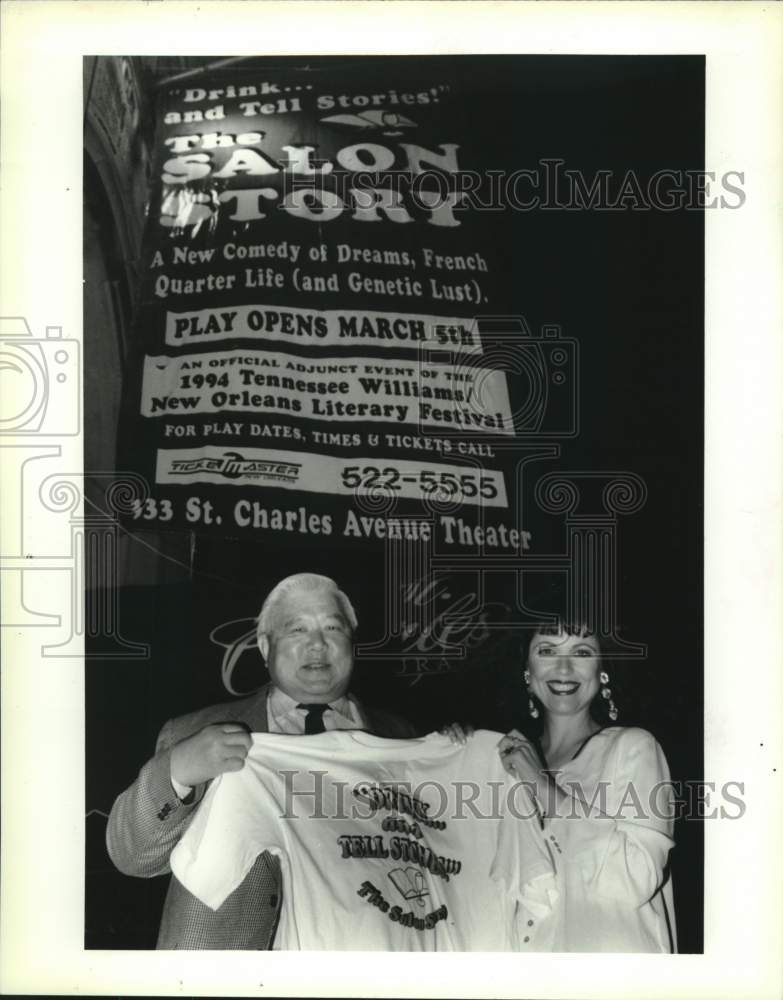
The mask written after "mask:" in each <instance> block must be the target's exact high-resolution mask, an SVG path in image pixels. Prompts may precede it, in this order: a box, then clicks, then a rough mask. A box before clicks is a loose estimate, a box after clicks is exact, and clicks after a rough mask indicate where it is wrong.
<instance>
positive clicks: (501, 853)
mask: <svg viewBox="0 0 783 1000" xmlns="http://www.w3.org/2000/svg"><path fill="white" fill-rule="evenodd" d="M503 773H504V774H505V772H503ZM505 778H506V784H505V788H504V790H503V791H504V795H503V805H502V815H501V819H500V823H499V826H498V840H497V850H496V852H495V857H494V859H493V862H492V867H491V869H490V875H491V877H492V878H493V879H494V880H495V881H496V882H499V883H500V884H501V885H502V886H503V887H504V889H505V891H506V892H508V893H509V895H511V896H512V897H513V898H514V899H516V900H517V902H519V903H521V904H522V905H523V906H524V907H525V909H527V910H529V911H530V912H531V913H532V914H534V915H535V916H537V917H540V918H543V917H545V916H547V914H548V913H549V912H550V911H551V910H552V908H553V907H554V906H555V904H556V902H557V899H558V889H557V882H556V875H557V873H556V868H555V864H554V861H553V858H552V853H551V851H550V849H549V846H548V844H547V843H546V840H545V839H544V835H543V833H542V830H541V825H540V823H539V820H538V813H537V810H536V808H535V805H534V803H533V800H532V798H531V796H530V793H529V791H528V790H527V789H526V788H525V787H524V785H522V783H521V782H519V781H516V780H515V779H512V778H511V777H510V776H509V775H507V774H505Z"/></svg>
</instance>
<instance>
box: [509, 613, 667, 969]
mask: <svg viewBox="0 0 783 1000" xmlns="http://www.w3.org/2000/svg"><path fill="white" fill-rule="evenodd" d="M524 681H525V685H526V686H527V695H528V706H529V709H528V710H529V712H530V715H531V716H532V718H533V719H534V720H538V721H539V722H540V726H541V730H540V739H539V741H538V746H536V745H534V743H532V742H531V741H530V740H529V739H527V738H526V737H525V736H524V735H523V734H522V733H521V732H519V731H518V730H516V729H514V730H512V731H511V732H510V733H509V734H508V735H507V736H504V737H503V739H502V740H501V741H500V744H499V752H500V755H501V760H502V761H503V764H504V766H505V768H506V770H507V771H509V772H510V773H511V774H512V775H513V776H515V777H516V778H518V779H520V780H521V781H522V782H524V787H525V789H526V790H529V792H530V793H531V794H532V795H533V797H534V800H535V807H536V810H537V812H538V818H539V822H538V824H535V823H534V824H530V825H531V826H532V827H533V829H534V831H535V833H534V837H533V840H532V842H530V844H529V846H528V847H526V849H525V850H526V853H527V855H528V861H527V867H526V875H525V876H524V877H523V887H522V901H521V904H520V910H519V918H518V932H519V947H520V949H521V950H525V951H527V950H530V951H550V950H551V951H585V952H597V951H601V952H613V951H614V952H621V951H622V952H670V951H676V936H675V929H674V910H673V907H672V899H671V881H670V879H668V878H667V873H666V865H667V860H668V855H669V850H670V849H671V847H672V846H673V843H674V841H673V840H672V827H673V810H672V801H671V786H670V784H669V769H668V766H667V764H666V759H665V757H664V755H663V752H662V750H661V748H660V746H659V745H658V743H657V742H656V741H655V739H654V738H653V736H652V735H651V734H650V733H648V732H646V730H644V729H638V728H634V727H622V726H617V725H614V724H613V723H614V722H615V720H616V719H617V717H618V711H617V708H616V706H615V704H614V700H613V697H612V691H611V688H610V686H609V684H610V680H609V675H608V674H607V672H606V671H605V669H604V667H603V664H602V661H601V648H600V645H599V642H598V640H597V638H596V637H595V636H594V635H591V634H590V633H589V632H587V631H586V630H585V629H583V628H577V629H574V628H568V627H566V626H563V625H562V624H561V625H558V626H557V627H547V628H543V627H542V628H540V629H539V630H538V631H536V633H535V634H534V635H533V638H532V641H531V643H530V649H529V652H528V658H527V666H526V669H525V671H524ZM607 723H609V725H607Z"/></svg>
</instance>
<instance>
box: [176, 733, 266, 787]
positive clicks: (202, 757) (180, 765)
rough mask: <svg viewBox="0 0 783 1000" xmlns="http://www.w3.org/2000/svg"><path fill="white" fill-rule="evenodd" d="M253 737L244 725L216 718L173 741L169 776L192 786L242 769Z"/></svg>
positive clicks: (182, 783)
mask: <svg viewBox="0 0 783 1000" xmlns="http://www.w3.org/2000/svg"><path fill="white" fill-rule="evenodd" d="M251 742H252V740H251V738H250V734H249V733H248V731H247V728H246V727H245V726H242V725H240V724H239V723H237V722H219V723H216V724H214V725H211V726H205V727H204V728H203V729H200V730H199V731H198V732H197V733H194V734H193V736H189V737H188V738H187V739H186V740H182V741H181V742H179V743H177V744H175V746H174V747H173V748H172V751H171V777H172V778H173V779H174V780H175V781H177V782H179V784H181V785H186V786H188V787H189V788H193V787H195V786H196V785H200V784H202V783H203V782H205V781H210V780H211V779H212V778H216V777H217V776H218V775H219V774H223V773H224V772H225V771H241V770H242V768H243V767H244V764H245V758H246V757H247V753H248V750H249V749H250V744H251Z"/></svg>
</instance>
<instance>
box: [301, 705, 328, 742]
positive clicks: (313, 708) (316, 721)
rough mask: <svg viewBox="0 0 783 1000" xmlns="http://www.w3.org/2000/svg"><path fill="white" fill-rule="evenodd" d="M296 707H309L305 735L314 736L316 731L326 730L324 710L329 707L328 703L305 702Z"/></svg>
mask: <svg viewBox="0 0 783 1000" xmlns="http://www.w3.org/2000/svg"><path fill="white" fill-rule="evenodd" d="M296 707H297V708H305V709H307V715H306V716H305V736H314V735H315V734H316V733H325V732H326V726H325V725H324V712H325V711H326V710H327V708H329V706H328V705H324V704H320V703H316V704H314V705H309V704H306V703H305V704H301V705H297V706H296Z"/></svg>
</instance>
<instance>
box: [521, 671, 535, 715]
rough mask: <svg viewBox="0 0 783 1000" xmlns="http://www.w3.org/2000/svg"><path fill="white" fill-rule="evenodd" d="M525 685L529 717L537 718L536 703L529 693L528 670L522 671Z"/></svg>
mask: <svg viewBox="0 0 783 1000" xmlns="http://www.w3.org/2000/svg"><path fill="white" fill-rule="evenodd" d="M523 676H524V678H525V685H526V687H527V710H528V713H529V714H530V718H531V719H537V718H538V709H537V708H536V703H535V702H534V701H533V699H532V697H531V695H530V671H529V670H526V671H525V673H524V675H523Z"/></svg>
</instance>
